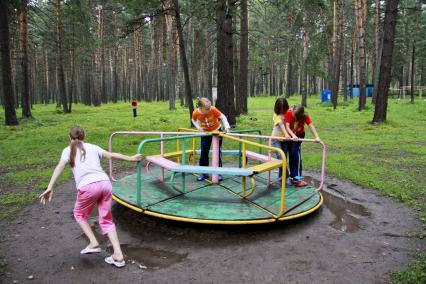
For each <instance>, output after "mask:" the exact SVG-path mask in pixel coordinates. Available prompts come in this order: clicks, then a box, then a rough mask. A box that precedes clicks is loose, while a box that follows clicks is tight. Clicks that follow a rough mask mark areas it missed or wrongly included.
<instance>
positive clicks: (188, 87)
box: [173, 0, 194, 125]
mask: <svg viewBox="0 0 426 284" xmlns="http://www.w3.org/2000/svg"><path fill="white" fill-rule="evenodd" d="M173 6H174V9H175V17H176V28H177V31H178V37H179V52H180V60H181V65H182V69H183V75H184V81H185V97H186V102H187V104H188V109H189V121H191V117H192V112H193V111H194V104H193V103H192V91H191V82H190V81H189V71H188V61H187V60H186V53H185V41H184V38H183V32H182V23H181V19H180V11H179V2H178V0H173ZM190 124H191V125H192V122H190Z"/></svg>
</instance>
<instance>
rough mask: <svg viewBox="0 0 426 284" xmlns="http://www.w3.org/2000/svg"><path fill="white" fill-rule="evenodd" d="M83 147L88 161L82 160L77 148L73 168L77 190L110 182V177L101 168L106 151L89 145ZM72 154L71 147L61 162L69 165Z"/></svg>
mask: <svg viewBox="0 0 426 284" xmlns="http://www.w3.org/2000/svg"><path fill="white" fill-rule="evenodd" d="M83 147H84V149H85V150H86V159H83V160H82V159H81V158H82V157H81V153H80V149H78V148H77V151H76V154H75V159H74V162H75V166H74V168H72V173H73V174H74V179H75V184H76V186H77V189H80V188H82V187H83V186H85V185H88V184H89V183H93V182H97V181H102V180H109V177H108V175H107V174H106V173H105V172H104V170H103V169H102V167H101V159H102V154H103V152H104V151H105V150H103V149H102V148H101V147H99V146H96V145H93V144H89V143H83ZM70 152H71V147H70V146H68V147H66V148H65V149H64V150H63V151H62V155H61V160H62V161H64V162H66V163H67V164H68V163H69V162H70Z"/></svg>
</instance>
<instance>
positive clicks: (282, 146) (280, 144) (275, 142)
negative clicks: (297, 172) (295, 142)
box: [272, 140, 289, 178]
mask: <svg viewBox="0 0 426 284" xmlns="http://www.w3.org/2000/svg"><path fill="white" fill-rule="evenodd" d="M272 146H273V147H275V148H280V149H281V150H283V152H284V154H285V156H286V177H288V176H289V172H288V168H287V165H288V142H287V141H286V142H284V141H279V140H273V141H272ZM275 156H277V159H278V160H281V154H280V153H278V152H275ZM282 175H283V170H282V168H280V170H279V173H278V177H279V178H280V177H282Z"/></svg>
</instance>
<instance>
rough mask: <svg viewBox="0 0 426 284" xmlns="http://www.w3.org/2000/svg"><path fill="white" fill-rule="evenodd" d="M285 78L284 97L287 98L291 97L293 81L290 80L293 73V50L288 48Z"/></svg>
mask: <svg viewBox="0 0 426 284" xmlns="http://www.w3.org/2000/svg"><path fill="white" fill-rule="evenodd" d="M287 54H288V55H287V64H286V65H287V71H286V74H287V78H286V92H285V97H286V98H289V97H290V96H291V95H293V80H292V76H291V75H292V73H293V49H292V48H291V47H290V46H289V47H288V52H287Z"/></svg>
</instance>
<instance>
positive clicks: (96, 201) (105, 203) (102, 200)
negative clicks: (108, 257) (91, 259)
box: [74, 180, 123, 261]
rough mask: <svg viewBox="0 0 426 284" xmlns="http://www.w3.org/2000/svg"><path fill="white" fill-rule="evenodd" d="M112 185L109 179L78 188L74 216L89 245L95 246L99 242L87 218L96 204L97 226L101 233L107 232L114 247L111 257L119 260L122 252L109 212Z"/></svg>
mask: <svg viewBox="0 0 426 284" xmlns="http://www.w3.org/2000/svg"><path fill="white" fill-rule="evenodd" d="M111 203H112V186H111V182H110V181H109V180H105V181H98V182H94V183H90V184H88V185H86V186H83V187H82V188H80V189H79V190H78V193H77V200H76V202H75V206H74V218H75V220H76V221H77V223H79V225H80V227H81V229H82V230H83V232H84V233H85V234H86V236H87V238H88V239H89V241H90V244H89V247H90V248H95V247H98V246H99V243H98V241H97V239H96V237H95V235H94V234H93V231H92V228H91V227H90V225H89V223H88V222H87V219H88V218H89V215H90V213H91V212H92V210H93V207H94V206H95V205H97V206H98V213H99V226H100V227H101V231H102V233H103V234H107V235H108V238H109V240H110V241H111V243H112V246H113V248H114V254H113V257H114V259H115V260H118V261H121V260H122V259H123V253H122V251H121V247H120V242H119V240H118V236H117V232H116V230H115V225H114V222H113V221H112V214H111Z"/></svg>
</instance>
